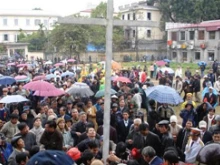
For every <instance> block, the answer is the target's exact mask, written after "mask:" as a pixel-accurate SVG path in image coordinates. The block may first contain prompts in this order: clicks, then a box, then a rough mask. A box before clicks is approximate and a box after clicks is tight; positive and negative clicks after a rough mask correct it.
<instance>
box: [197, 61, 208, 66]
mask: <svg viewBox="0 0 220 165" xmlns="http://www.w3.org/2000/svg"><path fill="white" fill-rule="evenodd" d="M197 64H198V65H199V66H201V65H205V66H206V62H205V61H200V62H198V63H197Z"/></svg>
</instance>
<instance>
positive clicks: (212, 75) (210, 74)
mask: <svg viewBox="0 0 220 165" xmlns="http://www.w3.org/2000/svg"><path fill="white" fill-rule="evenodd" d="M207 76H208V78H209V80H210V81H211V83H212V86H213V85H214V82H215V73H214V72H213V70H212V69H210V70H209V73H208V75H207Z"/></svg>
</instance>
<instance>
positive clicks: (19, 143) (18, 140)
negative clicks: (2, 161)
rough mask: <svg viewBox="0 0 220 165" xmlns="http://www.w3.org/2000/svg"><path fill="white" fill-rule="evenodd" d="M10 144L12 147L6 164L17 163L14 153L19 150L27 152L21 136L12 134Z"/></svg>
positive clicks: (16, 153) (13, 164) (14, 164)
mask: <svg viewBox="0 0 220 165" xmlns="http://www.w3.org/2000/svg"><path fill="white" fill-rule="evenodd" d="M11 145H12V147H13V152H12V153H11V155H10V156H9V158H8V165H17V162H16V155H18V154H19V153H21V152H27V151H26V150H25V148H24V147H25V144H24V141H23V139H22V137H21V136H14V137H13V138H12V140H11Z"/></svg>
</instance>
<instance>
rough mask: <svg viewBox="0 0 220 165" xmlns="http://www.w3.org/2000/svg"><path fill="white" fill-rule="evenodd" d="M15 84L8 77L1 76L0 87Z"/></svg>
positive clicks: (12, 79) (13, 80)
mask: <svg viewBox="0 0 220 165" xmlns="http://www.w3.org/2000/svg"><path fill="white" fill-rule="evenodd" d="M13 83H15V79H14V78H13V77H10V76H2V77H0V84H1V85H11V84H13Z"/></svg>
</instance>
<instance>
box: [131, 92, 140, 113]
mask: <svg viewBox="0 0 220 165" xmlns="http://www.w3.org/2000/svg"><path fill="white" fill-rule="evenodd" d="M134 93H135V94H134V96H133V98H132V101H134V102H135V104H136V105H137V111H138V112H140V111H141V104H142V97H141V94H140V92H139V90H138V88H135V89H134Z"/></svg>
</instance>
